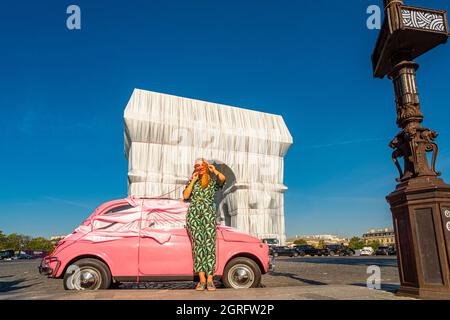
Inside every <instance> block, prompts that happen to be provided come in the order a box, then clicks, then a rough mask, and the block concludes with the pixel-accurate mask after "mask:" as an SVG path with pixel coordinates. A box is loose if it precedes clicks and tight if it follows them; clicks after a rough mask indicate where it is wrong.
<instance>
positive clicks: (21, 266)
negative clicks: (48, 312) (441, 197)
mask: <svg viewBox="0 0 450 320" xmlns="http://www.w3.org/2000/svg"><path fill="white" fill-rule="evenodd" d="M38 263H39V261H37V260H31V261H24V260H22V261H0V299H177V300H178V299H180V300H183V299H223V300H228V299H232V300H236V299H237V300H241V299H243V300H245V299H320V300H321V299H327V300H328V299H364V300H366V299H376V300H378V299H400V298H399V297H397V296H395V295H394V294H393V292H394V291H395V290H396V289H397V288H398V286H399V278H398V271H397V259H396V258H395V257H298V258H289V257H278V258H277V262H276V270H275V271H274V272H271V273H269V274H266V275H263V279H262V284H261V286H260V287H259V288H254V289H243V290H234V289H226V288H223V286H221V284H220V283H219V282H217V286H218V289H217V291H215V292H196V291H194V290H193V288H194V287H195V284H194V283H193V282H150V283H140V284H135V283H126V284H122V285H121V286H120V287H119V288H118V289H115V290H100V291H95V292H94V291H91V292H72V291H65V290H64V289H63V284H62V280H59V279H48V278H46V277H45V276H42V275H40V274H39V273H38V272H37V266H38ZM373 265H375V266H379V267H380V270H381V290H371V289H368V288H367V285H366V283H367V278H368V277H369V276H370V274H368V273H367V268H368V267H369V266H373Z"/></svg>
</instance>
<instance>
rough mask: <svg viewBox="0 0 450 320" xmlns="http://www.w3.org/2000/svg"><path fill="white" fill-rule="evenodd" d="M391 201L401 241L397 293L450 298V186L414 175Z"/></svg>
mask: <svg viewBox="0 0 450 320" xmlns="http://www.w3.org/2000/svg"><path fill="white" fill-rule="evenodd" d="M387 201H388V202H389V204H390V206H391V211H392V217H393V223H394V231H395V237H396V242H397V259H398V266H399V276H400V283H401V286H400V289H399V290H398V292H397V294H399V295H405V296H410V297H415V298H421V299H450V270H449V266H450V259H449V257H450V185H448V184H446V183H444V181H442V179H439V178H437V177H416V178H412V179H410V180H407V181H405V182H402V183H400V184H399V185H397V188H396V190H395V191H394V192H392V193H391V194H390V195H389V196H387Z"/></svg>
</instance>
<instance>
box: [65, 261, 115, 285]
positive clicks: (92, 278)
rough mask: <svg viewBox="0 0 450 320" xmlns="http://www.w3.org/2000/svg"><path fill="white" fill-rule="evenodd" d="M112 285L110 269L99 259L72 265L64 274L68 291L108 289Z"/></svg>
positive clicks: (77, 262)
mask: <svg viewBox="0 0 450 320" xmlns="http://www.w3.org/2000/svg"><path fill="white" fill-rule="evenodd" d="M110 285H111V273H110V271H109V268H108V267H107V266H106V265H105V264H104V263H103V262H101V261H100V260H97V259H91V258H86V259H80V260H78V261H76V262H74V263H73V264H71V265H70V266H69V267H68V268H67V271H66V273H65V274H64V289H66V290H98V289H108V288H109V286H110Z"/></svg>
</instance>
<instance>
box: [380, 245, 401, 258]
mask: <svg viewBox="0 0 450 320" xmlns="http://www.w3.org/2000/svg"><path fill="white" fill-rule="evenodd" d="M375 254H376V255H377V256H393V255H396V254H397V252H396V250H395V247H394V246H383V247H378V249H377V250H376V251H375Z"/></svg>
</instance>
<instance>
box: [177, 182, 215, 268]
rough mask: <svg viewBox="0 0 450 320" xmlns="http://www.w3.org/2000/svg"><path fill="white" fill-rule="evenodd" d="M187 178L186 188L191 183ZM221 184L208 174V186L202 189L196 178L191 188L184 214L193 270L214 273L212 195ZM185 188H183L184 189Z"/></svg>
mask: <svg viewBox="0 0 450 320" xmlns="http://www.w3.org/2000/svg"><path fill="white" fill-rule="evenodd" d="M191 180H192V179H191ZM191 180H189V182H188V184H187V186H186V188H187V187H188V186H189V184H190V183H191ZM222 187H223V186H222V185H219V184H218V182H217V177H216V176H214V175H210V179H209V184H208V186H207V187H206V188H205V189H203V188H202V187H201V185H200V179H198V180H197V181H196V182H195V184H194V187H193V188H192V192H191V196H190V198H189V200H190V205H189V209H188V212H187V215H186V227H187V230H188V233H189V237H190V238H191V243H192V256H193V258H194V272H195V273H197V272H205V273H206V274H207V275H214V270H215V269H216V210H215V208H214V197H215V194H216V192H217V191H218V190H219V189H222ZM186 188H185V189H186Z"/></svg>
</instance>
